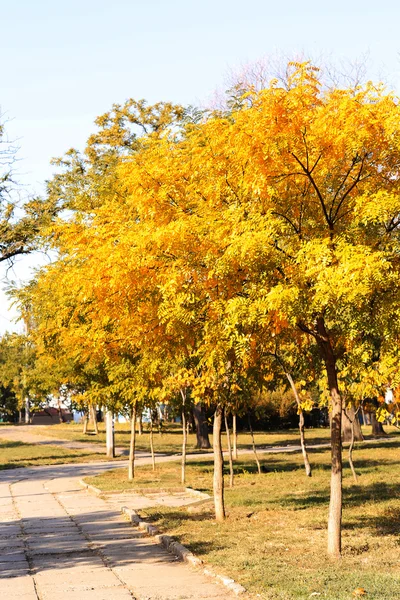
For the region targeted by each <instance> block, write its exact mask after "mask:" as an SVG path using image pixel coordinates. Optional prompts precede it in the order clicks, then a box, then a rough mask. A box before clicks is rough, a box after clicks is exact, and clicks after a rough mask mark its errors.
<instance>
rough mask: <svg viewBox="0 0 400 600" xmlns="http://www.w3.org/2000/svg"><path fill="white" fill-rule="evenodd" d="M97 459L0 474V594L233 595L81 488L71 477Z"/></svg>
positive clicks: (69, 597) (89, 469)
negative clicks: (78, 463) (0, 515)
mask: <svg viewBox="0 0 400 600" xmlns="http://www.w3.org/2000/svg"><path fill="white" fill-rule="evenodd" d="M104 464H105V463H103V464H101V463H97V464H96V463H92V464H91V465H88V464H86V465H60V466H55V467H54V466H52V467H39V468H35V469H15V470H7V471H3V472H2V473H0V507H1V514H2V524H1V526H0V597H1V598H7V599H11V600H54V599H55V598H57V600H64V599H66V600H110V599H111V598H112V600H128V599H131V600H132V598H135V599H136V600H145V599H146V600H148V599H152V600H178V599H179V600H183V599H187V600H195V599H196V600H197V599H198V600H217V599H221V600H228V599H229V598H232V595H231V593H230V592H229V591H228V590H227V589H226V588H224V587H223V586H222V585H220V584H218V583H216V582H215V581H214V580H212V579H211V578H208V577H206V576H205V575H204V574H203V573H202V572H198V571H195V570H193V569H191V568H190V567H189V566H188V565H186V564H184V563H182V562H179V561H177V560H176V558H175V557H174V556H173V555H171V554H169V553H168V552H167V551H166V550H164V549H163V548H162V547H161V546H159V545H158V544H157V543H155V542H154V540H153V539H151V538H148V537H144V535H143V534H142V533H141V532H139V531H138V530H136V529H135V528H133V527H132V525H131V524H130V523H128V522H127V521H126V520H125V519H124V518H123V517H122V515H121V512H120V510H118V508H116V507H115V505H114V504H110V503H107V502H106V501H105V500H103V499H101V498H98V497H95V496H92V495H90V494H88V493H87V492H86V491H83V490H82V488H81V486H80V485H79V483H78V479H79V478H80V477H82V476H83V475H85V474H88V473H96V472H99V471H100V470H102V469H103V468H104ZM107 466H108V468H110V466H112V465H110V464H108V465H107Z"/></svg>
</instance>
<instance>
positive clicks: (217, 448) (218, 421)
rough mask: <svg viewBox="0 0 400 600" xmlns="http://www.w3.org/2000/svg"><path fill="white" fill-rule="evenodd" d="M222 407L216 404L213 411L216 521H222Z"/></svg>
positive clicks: (223, 514)
mask: <svg viewBox="0 0 400 600" xmlns="http://www.w3.org/2000/svg"><path fill="white" fill-rule="evenodd" d="M222 414H223V408H222V406H221V405H220V404H218V405H217V407H216V409H215V413H214V427H213V449H214V478H213V487H214V507H215V519H216V521H224V519H225V505H224V457H223V454H222V444H221V428H222Z"/></svg>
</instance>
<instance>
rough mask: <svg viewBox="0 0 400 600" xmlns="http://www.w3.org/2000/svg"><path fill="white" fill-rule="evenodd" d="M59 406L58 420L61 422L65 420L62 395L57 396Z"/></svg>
mask: <svg viewBox="0 0 400 600" xmlns="http://www.w3.org/2000/svg"><path fill="white" fill-rule="evenodd" d="M57 406H58V420H59V422H60V423H62V422H63V418H62V408H61V398H60V396H58V397H57Z"/></svg>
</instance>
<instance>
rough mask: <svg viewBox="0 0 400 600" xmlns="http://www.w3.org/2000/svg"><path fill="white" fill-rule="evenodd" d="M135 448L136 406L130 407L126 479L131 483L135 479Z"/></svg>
mask: <svg viewBox="0 0 400 600" xmlns="http://www.w3.org/2000/svg"><path fill="white" fill-rule="evenodd" d="M135 447H136V405H133V406H132V413H131V439H130V444H129V464H128V479H129V481H132V480H133V479H134V477H135Z"/></svg>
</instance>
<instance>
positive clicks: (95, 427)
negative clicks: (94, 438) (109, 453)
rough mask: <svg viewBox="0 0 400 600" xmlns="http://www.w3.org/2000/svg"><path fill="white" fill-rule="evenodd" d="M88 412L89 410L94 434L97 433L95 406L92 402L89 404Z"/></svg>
mask: <svg viewBox="0 0 400 600" xmlns="http://www.w3.org/2000/svg"><path fill="white" fill-rule="evenodd" d="M90 412H91V415H92V421H93V427H94V432H95V434H96V435H98V434H99V426H98V423H97V417H96V408H95V406H94V404H91V405H90Z"/></svg>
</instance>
